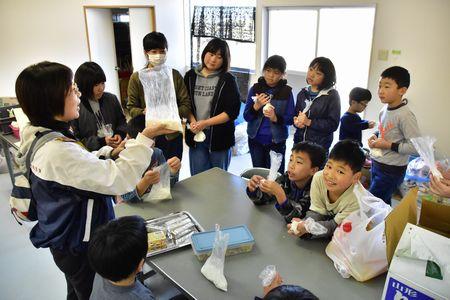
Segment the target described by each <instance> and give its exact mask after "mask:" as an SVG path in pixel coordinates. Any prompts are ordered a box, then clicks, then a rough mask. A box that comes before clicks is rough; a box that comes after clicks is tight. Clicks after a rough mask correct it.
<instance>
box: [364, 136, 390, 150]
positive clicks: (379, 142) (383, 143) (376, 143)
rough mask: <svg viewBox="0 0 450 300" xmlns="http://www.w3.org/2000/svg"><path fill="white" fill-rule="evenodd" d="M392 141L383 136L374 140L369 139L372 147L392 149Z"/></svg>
mask: <svg viewBox="0 0 450 300" xmlns="http://www.w3.org/2000/svg"><path fill="white" fill-rule="evenodd" d="M391 146H392V143H391V142H389V141H387V140H385V139H382V138H376V139H374V140H372V141H370V139H369V147H370V148H378V149H391Z"/></svg>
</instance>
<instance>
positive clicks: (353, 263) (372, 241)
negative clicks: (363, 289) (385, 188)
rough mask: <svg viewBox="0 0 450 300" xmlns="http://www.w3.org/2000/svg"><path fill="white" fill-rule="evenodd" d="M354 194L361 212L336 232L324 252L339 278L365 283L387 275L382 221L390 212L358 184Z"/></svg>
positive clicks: (388, 208)
mask: <svg viewBox="0 0 450 300" xmlns="http://www.w3.org/2000/svg"><path fill="white" fill-rule="evenodd" d="M353 192H354V193H355V195H356V197H357V198H358V201H359V206H360V208H359V210H357V211H355V212H353V213H351V214H350V215H349V216H348V217H347V218H346V219H344V220H343V221H342V223H341V224H340V226H339V227H338V228H336V230H335V231H334V234H333V238H332V240H331V242H330V243H329V244H328V246H327V248H326V249H325V252H326V254H327V255H328V257H330V258H331V259H332V260H333V262H334V265H335V267H336V270H337V271H338V272H339V273H340V274H341V275H342V277H344V278H348V277H347V276H349V275H351V276H353V277H354V278H355V279H356V280H357V281H366V280H369V279H371V278H373V277H375V276H377V275H379V274H382V273H384V272H386V271H387V265H388V263H387V258H386V239H385V236H384V227H385V223H384V219H385V218H386V217H387V215H388V214H389V213H390V212H391V210H392V208H391V207H390V206H389V205H387V204H386V203H384V201H383V200H381V199H379V198H376V197H374V196H373V195H372V194H370V193H369V192H367V191H366V190H365V189H364V187H363V186H361V185H360V184H358V185H355V187H354V189H353Z"/></svg>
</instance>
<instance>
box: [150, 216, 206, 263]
mask: <svg viewBox="0 0 450 300" xmlns="http://www.w3.org/2000/svg"><path fill="white" fill-rule="evenodd" d="M179 218H184V220H190V221H191V223H192V224H193V225H194V226H192V227H191V228H190V229H188V230H190V231H191V232H190V233H189V234H186V235H184V236H181V237H179V238H176V237H175V236H173V234H172V233H171V231H170V226H167V222H169V223H170V222H171V221H173V220H175V219H179ZM145 222H146V227H147V232H148V233H150V232H154V231H158V229H162V230H163V231H164V234H165V236H166V244H167V247H166V248H163V249H156V250H149V251H148V253H147V257H151V256H155V255H158V254H161V253H165V252H169V251H172V250H175V249H178V248H182V247H185V246H188V245H190V244H191V238H190V235H192V234H193V233H195V232H202V231H205V230H204V229H203V227H202V226H201V225H200V224H199V223H198V222H197V220H196V219H195V218H194V217H193V216H192V215H191V214H190V213H189V212H187V211H181V212H176V213H171V214H169V215H167V216H164V217H160V218H155V219H150V220H146V221H145Z"/></svg>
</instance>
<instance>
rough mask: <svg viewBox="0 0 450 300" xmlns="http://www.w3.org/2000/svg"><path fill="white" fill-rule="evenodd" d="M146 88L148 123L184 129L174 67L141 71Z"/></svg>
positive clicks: (140, 76)
mask: <svg viewBox="0 0 450 300" xmlns="http://www.w3.org/2000/svg"><path fill="white" fill-rule="evenodd" d="M139 80H140V81H141V83H142V86H143V88H144V97H145V105H146V113H145V120H146V125H147V126H148V125H149V124H150V123H157V124H161V123H162V124H165V125H166V128H168V129H171V130H175V131H180V132H182V131H183V128H182V126H181V119H180V116H179V113H178V105H177V98H176V94H175V86H174V83H173V75H172V69H171V68H169V67H167V66H166V65H162V66H161V67H155V68H152V69H143V70H140V71H139Z"/></svg>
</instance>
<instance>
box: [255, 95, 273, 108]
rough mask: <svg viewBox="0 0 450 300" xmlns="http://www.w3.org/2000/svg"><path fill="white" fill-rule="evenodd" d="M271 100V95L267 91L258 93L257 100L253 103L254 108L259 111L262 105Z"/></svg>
mask: <svg viewBox="0 0 450 300" xmlns="http://www.w3.org/2000/svg"><path fill="white" fill-rule="evenodd" d="M269 102H270V97H269V95H267V94H265V93H261V94H256V100H255V102H254V103H253V108H254V109H255V110H256V111H258V110H260V109H261V107H264V105H266V104H267V103H269Z"/></svg>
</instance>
